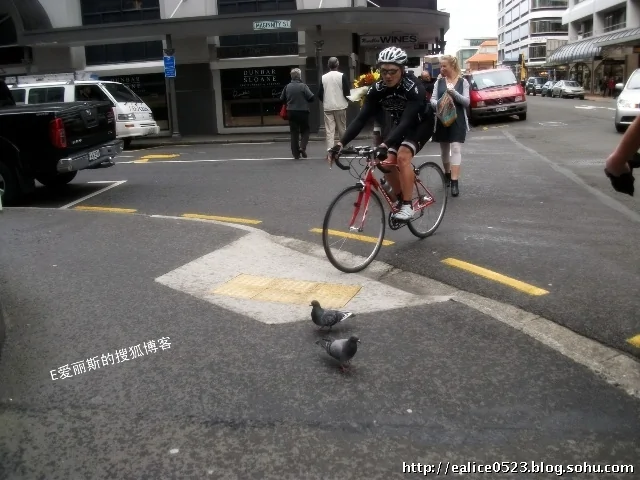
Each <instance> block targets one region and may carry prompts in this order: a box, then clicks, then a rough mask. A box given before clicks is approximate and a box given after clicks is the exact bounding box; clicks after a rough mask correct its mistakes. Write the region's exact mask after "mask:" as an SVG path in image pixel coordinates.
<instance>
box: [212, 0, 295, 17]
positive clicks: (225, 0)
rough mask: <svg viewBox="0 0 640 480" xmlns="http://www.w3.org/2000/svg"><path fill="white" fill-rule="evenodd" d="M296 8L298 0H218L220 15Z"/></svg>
mask: <svg viewBox="0 0 640 480" xmlns="http://www.w3.org/2000/svg"><path fill="white" fill-rule="evenodd" d="M296 9H297V7H296V0H218V14H219V15H228V14H232V13H253V12H272V11H274V10H296Z"/></svg>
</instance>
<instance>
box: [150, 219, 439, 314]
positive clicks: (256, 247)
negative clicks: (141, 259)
mask: <svg viewBox="0 0 640 480" xmlns="http://www.w3.org/2000/svg"><path fill="white" fill-rule="evenodd" d="M256 251H258V252H260V261H256V257H255V252H256ZM243 273H244V274H248V275H259V276H265V277H275V278H282V279H290V280H298V281H307V282H321V283H334V284H346V285H358V286H360V287H361V289H360V290H359V292H358V293H357V294H356V295H355V296H354V297H353V298H352V299H351V300H350V301H349V302H348V303H347V305H346V306H345V307H344V308H343V309H345V310H353V311H355V312H358V314H360V313H371V312H377V311H381V310H392V309H397V308H406V307H410V306H416V305H424V304H427V303H433V302H434V301H435V302H443V301H447V300H448V297H435V298H434V297H432V296H427V295H414V294H412V293H409V292H405V291H403V290H400V289H397V288H395V287H391V286H388V285H385V284H383V283H381V282H378V281H377V280H372V279H370V278H368V277H365V276H363V275H358V274H345V273H342V272H340V271H338V270H336V269H335V268H334V267H333V266H332V265H331V264H330V263H329V262H328V261H327V260H326V259H320V258H316V257H314V256H311V255H308V254H305V253H301V252H298V251H295V250H292V249H290V248H287V247H286V246H283V245H280V244H278V243H276V242H274V241H273V240H271V239H270V235H268V234H266V233H265V232H261V231H258V232H255V231H254V232H252V233H249V234H248V235H245V236H243V237H242V238H240V239H238V240H236V241H235V242H233V243H231V244H229V245H227V246H225V247H223V248H220V249H218V250H215V251H214V252H212V253H210V254H208V255H205V256H203V257H201V258H198V259H196V260H194V261H192V262H190V263H188V264H186V265H184V266H182V267H179V268H177V269H175V270H173V271H171V272H169V273H167V274H165V275H162V276H161V277H158V278H156V281H157V282H158V283H161V284H163V285H166V286H168V287H170V288H173V289H175V290H178V291H181V292H184V293H187V294H189V295H193V296H194V297H197V298H199V299H202V300H205V301H207V302H210V303H212V304H215V305H218V306H220V307H222V308H226V309H228V310H232V311H234V312H236V313H238V314H241V315H245V316H248V317H251V318H253V319H254V320H257V321H259V322H262V323H266V324H284V323H291V322H302V321H309V323H311V319H310V313H311V307H310V306H308V305H301V304H283V303H276V302H267V301H257V300H252V299H243V298H235V297H231V296H225V295H216V294H214V293H212V291H213V290H215V289H216V288H217V287H219V286H220V285H222V284H224V283H225V282H228V281H229V280H231V279H233V278H235V277H237V276H238V275H240V274H243ZM305 303H306V302H305Z"/></svg>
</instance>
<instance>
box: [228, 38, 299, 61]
mask: <svg viewBox="0 0 640 480" xmlns="http://www.w3.org/2000/svg"><path fill="white" fill-rule="evenodd" d="M297 54H298V33H297V32H277V33H259V34H248V35H227V36H222V37H220V47H219V48H218V58H242V57H266V56H280V55H297Z"/></svg>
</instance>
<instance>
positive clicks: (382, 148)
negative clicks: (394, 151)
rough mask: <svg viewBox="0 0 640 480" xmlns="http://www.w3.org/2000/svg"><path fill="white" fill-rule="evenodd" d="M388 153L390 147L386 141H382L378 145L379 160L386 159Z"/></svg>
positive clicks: (377, 157) (377, 155) (377, 156)
mask: <svg viewBox="0 0 640 480" xmlns="http://www.w3.org/2000/svg"><path fill="white" fill-rule="evenodd" d="M388 154H389V147H387V146H386V145H385V144H384V143H381V144H380V145H378V146H377V147H376V159H377V160H386V159H387V155H388Z"/></svg>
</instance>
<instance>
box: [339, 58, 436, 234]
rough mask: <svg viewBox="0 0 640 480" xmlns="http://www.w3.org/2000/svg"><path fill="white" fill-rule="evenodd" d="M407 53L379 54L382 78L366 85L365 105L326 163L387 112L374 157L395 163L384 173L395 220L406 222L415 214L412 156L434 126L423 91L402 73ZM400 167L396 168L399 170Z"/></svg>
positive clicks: (430, 110) (418, 82)
mask: <svg viewBox="0 0 640 480" xmlns="http://www.w3.org/2000/svg"><path fill="white" fill-rule="evenodd" d="M406 63H407V53H406V52H405V51H404V50H402V49H400V48H398V47H389V48H385V49H384V50H382V51H381V52H380V54H379V55H378V66H379V68H380V77H381V80H379V81H378V82H376V83H375V84H373V85H372V86H371V87H369V91H368V92H367V96H366V97H365V100H364V105H363V106H362V109H361V110H360V113H359V114H358V116H357V117H356V118H355V120H353V122H352V123H351V124H350V125H349V127H348V128H347V131H346V132H345V133H344V135H343V137H342V138H341V139H340V141H339V142H338V143H337V144H336V145H335V146H334V147H333V148H330V149H329V152H330V153H329V156H328V160H329V162H332V161H333V160H334V158H335V156H336V155H337V154H338V153H340V151H341V150H342V148H343V146H344V145H348V144H349V142H351V141H352V140H353V139H354V138H356V136H357V135H358V134H359V133H360V131H361V130H362V129H363V128H364V126H365V125H366V123H367V121H368V120H369V119H370V118H375V117H377V116H378V115H379V114H380V113H381V112H382V111H383V110H386V111H387V112H389V114H390V116H391V118H392V120H393V127H392V128H391V129H390V131H389V133H388V134H387V135H386V138H384V141H383V142H382V143H381V144H380V145H379V146H378V147H377V155H376V158H377V159H379V160H385V159H387V161H385V162H383V163H382V165H395V164H397V165H398V169H395V168H392V169H390V172H389V173H386V174H385V178H386V180H387V182H389V184H390V185H391V187H392V188H393V191H394V193H395V194H396V195H397V196H398V203H396V205H397V206H401V208H400V211H399V212H397V213H396V214H394V216H393V217H394V219H395V220H397V221H403V222H404V221H408V220H410V219H412V218H413V215H414V214H415V212H414V210H413V207H412V205H411V197H412V194H413V185H414V178H415V177H414V171H413V166H412V164H411V162H412V160H413V157H414V156H415V155H417V154H418V152H419V151H420V150H421V149H422V147H424V145H425V144H426V143H427V142H428V141H429V140H430V139H431V136H432V135H433V129H434V125H435V113H434V111H433V107H432V106H431V104H430V102H427V101H426V90H425V88H424V86H423V85H422V83H421V82H420V81H418V80H417V79H415V77H414V78H410V77H409V76H407V75H406V74H405V68H404V67H405V64H406ZM398 170H399V171H398Z"/></svg>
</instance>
